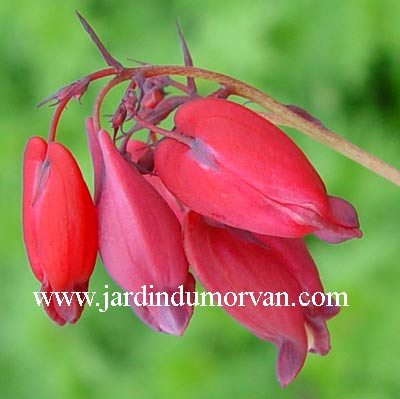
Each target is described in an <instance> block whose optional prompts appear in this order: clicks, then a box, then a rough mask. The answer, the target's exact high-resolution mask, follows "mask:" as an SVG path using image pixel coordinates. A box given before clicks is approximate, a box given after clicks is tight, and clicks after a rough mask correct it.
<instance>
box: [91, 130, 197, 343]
mask: <svg viewBox="0 0 400 399" xmlns="http://www.w3.org/2000/svg"><path fill="white" fill-rule="evenodd" d="M98 137H99V143H100V147H101V151H102V154H103V159H104V178H103V183H102V191H101V194H100V196H99V198H100V199H99V202H98V204H97V214H98V220H99V247H100V254H101V257H102V260H103V263H104V265H105V267H106V269H107V271H108V272H109V273H110V275H111V277H112V278H113V279H114V280H115V281H116V282H117V284H119V285H120V286H121V287H122V288H123V289H124V290H125V291H133V292H138V291H140V288H141V287H142V286H143V285H146V286H150V285H152V286H153V288H152V289H153V291H154V292H166V293H167V294H168V295H169V294H172V293H173V292H175V291H176V290H177V287H179V286H180V285H184V286H185V289H186V290H187V289H189V288H190V287H186V285H190V284H189V283H188V282H190V277H189V273H188V263H187V260H186V257H185V255H184V252H183V248H182V239H181V229H180V225H179V222H178V220H177V219H176V217H175V216H174V214H173V213H172V211H171V209H170V208H169V207H168V205H167V204H166V202H165V201H164V200H163V199H162V197H161V196H160V195H159V194H158V193H157V191H156V190H155V189H154V188H153V187H152V186H151V185H150V184H149V183H148V182H147V181H146V180H145V179H144V178H143V176H142V175H141V174H140V173H139V172H138V171H137V169H136V168H135V167H134V166H133V164H131V163H130V162H129V161H128V160H127V159H125V158H124V157H123V156H122V155H121V154H120V153H119V152H118V151H117V149H116V148H115V146H114V145H113V143H112V141H111V139H110V137H109V135H108V133H107V132H105V131H104V130H102V131H100V132H99V135H98ZM133 308H134V310H135V312H136V314H137V315H138V316H139V317H140V318H141V319H142V320H143V321H144V322H145V323H147V324H148V325H149V326H150V327H152V328H153V329H155V330H156V331H163V332H166V333H170V334H176V335H180V334H182V333H183V331H184V330H185V328H186V326H187V324H188V322H189V320H190V316H191V314H192V311H193V309H192V308H191V307H188V306H184V307H177V308H172V307H171V308H167V307H164V309H162V310H160V309H157V307H151V306H149V307H146V308H139V307H137V308H135V307H134V306H133Z"/></svg>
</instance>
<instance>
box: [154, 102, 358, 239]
mask: <svg viewBox="0 0 400 399" xmlns="http://www.w3.org/2000/svg"><path fill="white" fill-rule="evenodd" d="M175 125H176V130H177V132H180V133H181V134H182V135H185V136H186V139H188V141H189V142H190V144H189V145H186V144H183V143H180V142H178V141H176V140H174V139H171V138H167V139H164V140H162V141H161V142H160V143H159V144H158V146H157V148H156V154H155V165H156V171H157V173H158V174H159V176H160V177H161V179H162V181H163V183H164V184H165V186H166V187H167V188H168V189H169V190H170V191H171V192H172V193H173V194H174V195H175V196H176V198H177V199H178V200H180V201H181V202H182V203H183V204H184V205H186V206H187V207H188V208H190V209H193V210H194V211H196V212H198V213H200V214H203V215H206V216H208V217H211V218H213V219H215V220H217V221H219V222H221V223H224V224H228V225H230V226H234V227H237V228H241V229H245V230H249V231H253V232H256V233H260V234H268V235H274V236H282V237H302V236H304V235H306V234H309V233H312V232H314V233H315V234H316V235H317V236H319V237H320V238H322V239H324V240H326V241H328V242H334V243H337V242H341V241H344V240H347V239H349V238H354V237H360V236H361V232H360V230H359V229H358V227H359V224H358V220H357V214H356V212H355V210H354V208H353V207H352V206H351V205H350V204H349V203H347V202H346V201H344V200H342V199H338V198H334V197H329V196H328V195H327V193H326V189H325V186H324V184H323V182H322V180H321V179H320V177H319V176H318V174H317V172H316V171H315V169H314V168H313V166H312V165H311V164H310V162H309V161H308V160H307V158H306V157H305V156H304V154H303V153H302V152H301V150H300V149H299V148H298V147H297V146H296V144H295V143H294V142H293V141H292V140H291V139H290V138H289V137H288V136H286V135H285V134H284V133H283V132H282V131H281V130H279V129H278V128H277V127H276V126H274V125H273V124H271V123H270V122H268V121H267V120H265V119H264V118H262V117H261V116H259V115H258V114H256V113H255V112H254V111H251V110H249V109H247V108H245V107H243V106H241V105H239V104H235V103H233V102H230V101H228V100H224V99H217V98H202V99H198V100H193V101H190V102H188V103H186V104H184V105H183V106H181V107H180V108H179V109H178V111H177V112H176V114H175ZM190 139H191V140H190Z"/></svg>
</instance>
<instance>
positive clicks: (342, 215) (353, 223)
mask: <svg viewBox="0 0 400 399" xmlns="http://www.w3.org/2000/svg"><path fill="white" fill-rule="evenodd" d="M328 201H329V210H330V213H331V220H330V221H329V222H328V224H327V226H326V227H325V228H323V229H321V230H318V231H315V232H314V235H315V236H316V237H318V238H319V239H321V240H323V241H326V242H328V243H330V244H339V243H341V242H343V241H347V240H350V239H352V238H361V237H362V232H361V230H360V228H359V227H360V223H359V221H358V215H357V211H356V210H355V208H354V207H353V205H351V204H350V203H349V202H347V201H345V200H344V199H342V198H338V197H332V196H329V197H328Z"/></svg>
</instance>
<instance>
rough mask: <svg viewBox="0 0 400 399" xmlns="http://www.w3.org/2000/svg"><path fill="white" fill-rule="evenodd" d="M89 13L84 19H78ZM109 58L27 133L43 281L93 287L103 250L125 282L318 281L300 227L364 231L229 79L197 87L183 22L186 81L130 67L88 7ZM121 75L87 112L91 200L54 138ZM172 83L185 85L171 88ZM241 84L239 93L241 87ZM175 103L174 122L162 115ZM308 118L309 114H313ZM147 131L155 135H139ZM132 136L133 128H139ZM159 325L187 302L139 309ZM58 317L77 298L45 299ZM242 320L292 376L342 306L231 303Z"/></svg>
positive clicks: (164, 285)
mask: <svg viewBox="0 0 400 399" xmlns="http://www.w3.org/2000/svg"><path fill="white" fill-rule="evenodd" d="M80 18H81V17H80ZM81 21H82V23H83V24H84V27H85V29H86V30H87V31H88V32H89V34H90V36H91V37H92V38H93V40H94V41H95V43H96V45H97V46H98V47H99V49H100V51H101V53H102V55H103V57H104V59H105V60H106V62H107V63H108V65H109V66H110V67H109V68H107V69H104V70H102V71H98V72H95V73H94V74H91V75H88V76H86V77H85V78H83V79H80V80H79V81H77V82H74V83H72V84H71V85H69V86H67V87H65V88H63V89H61V90H60V91H58V92H57V93H56V94H55V95H53V96H51V97H50V98H49V99H48V100H52V99H54V100H55V101H56V104H57V109H56V112H55V116H54V119H53V121H52V123H51V128H50V134H49V138H48V140H47V141H45V140H43V139H42V138H39V137H33V138H31V139H29V141H28V143H27V146H26V149H25V156H24V176H23V230H24V239H25V245H26V249H27V253H28V257H29V261H30V264H31V267H32V270H33V272H34V274H35V276H36V278H37V279H38V280H39V281H40V282H41V284H42V286H41V290H42V291H45V292H50V291H69V292H72V291H86V290H87V287H88V281H89V278H90V275H91V273H92V271H93V268H94V264H95V260H96V254H97V251H98V252H99V253H100V256H101V259H102V262H103V264H104V266H105V268H106V269H107V271H108V273H109V274H110V276H111V277H112V278H113V280H114V281H115V282H116V283H117V284H118V285H119V286H120V287H121V288H122V289H123V290H125V291H133V292H135V291H140V287H141V286H143V285H148V286H150V285H152V286H153V289H154V291H158V292H160V291H162V292H167V293H168V292H170V293H171V294H172V293H173V292H175V291H176V290H177V289H178V287H179V286H181V285H182V286H183V287H184V290H185V291H186V292H188V293H190V292H193V291H194V289H195V279H194V277H193V276H192V274H191V273H190V271H189V265H190V267H191V270H192V271H193V273H194V275H195V276H196V278H197V279H198V280H199V282H200V283H201V284H202V285H203V286H204V288H205V289H206V290H209V291H218V292H221V293H227V292H243V291H254V292H259V291H268V292H272V293H274V292H283V291H284V292H287V293H289V294H290V295H291V296H292V297H295V296H298V295H299V294H300V292H302V291H307V292H309V293H310V294H312V293H315V292H323V287H322V283H321V281H320V278H319V275H318V271H317V268H316V266H315V264H314V262H313V260H312V258H311V256H310V253H309V252H308V249H307V247H306V244H305V242H304V239H303V237H304V236H306V235H308V234H314V235H316V236H317V237H319V238H320V239H322V240H324V241H327V242H330V243H339V242H342V241H344V240H348V239H351V238H354V237H360V236H361V232H360V230H359V224H358V219H357V214H356V211H355V210H354V208H353V207H352V206H351V205H350V204H349V203H348V202H346V201H345V200H343V199H340V198H337V197H333V196H329V195H328V194H327V191H326V188H325V185H324V183H323V182H322V180H321V178H320V177H319V175H318V173H317V172H316V171H315V169H314V167H313V166H312V165H311V164H310V162H309V161H308V159H307V158H306V156H305V155H304V154H303V152H302V151H301V150H300V149H299V148H298V147H297V145H296V144H295V143H294V142H293V141H292V140H291V139H290V138H289V137H288V136H287V135H286V134H285V133H284V132H283V131H282V130H280V129H279V128H278V127H277V126H276V125H274V124H273V123H271V122H270V121H269V120H268V119H266V118H265V115H262V114H259V113H257V112H255V111H253V110H251V109H249V108H246V107H245V106H243V105H240V104H238V103H235V102H233V101H231V100H229V99H228V97H229V95H230V94H232V93H233V90H232V88H230V87H227V86H224V87H221V88H220V89H218V90H217V91H215V92H213V93H211V94H209V95H208V96H200V95H199V94H198V92H197V89H196V82H195V80H194V78H193V77H191V76H190V75H191V73H193V70H194V68H193V67H192V61H191V57H190V54H189V51H188V49H187V46H186V43H185V41H184V39H183V37H182V35H181V33H180V32H179V34H180V40H181V44H182V48H183V52H184V57H185V68H186V71H187V80H186V84H183V83H180V82H178V81H176V80H173V79H172V78H171V77H170V76H167V75H166V73H165V72H164V71H163V68H162V67H160V68H159V69H158V70H157V68H156V67H152V66H146V65H143V66H141V67H138V68H124V67H122V66H121V64H120V63H119V62H117V61H116V60H114V59H113V58H112V57H111V56H110V54H109V53H108V52H107V50H106V49H105V48H104V46H103V45H102V44H101V42H100V41H99V39H98V38H97V36H96V35H95V33H94V32H93V31H92V29H91V28H90V27H89V26H88V25H87V23H86V21H84V20H83V19H82V18H81ZM111 75H113V76H114V79H113V80H111V82H110V83H109V84H108V85H107V86H106V87H105V88H104V89H103V90H102V92H101V93H100V94H99V97H98V98H97V101H96V104H95V111H94V114H93V116H92V117H89V118H88V119H87V120H86V132H87V139H88V143H89V150H90V154H91V157H92V161H93V167H94V177H95V185H94V199H93V200H92V199H91V196H90V194H89V190H88V188H87V186H86V184H85V182H84V180H83V177H82V175H81V173H80V171H79V168H78V166H77V163H76V161H75V160H74V158H73V156H72V155H71V153H70V152H69V151H68V150H67V149H66V148H65V147H64V146H63V145H62V144H60V143H58V142H56V141H55V132H56V127H57V124H58V120H59V117H60V115H61V112H62V111H63V109H64V108H65V106H66V104H67V103H68V101H69V100H70V99H72V98H79V97H81V96H82V95H83V93H84V92H85V91H86V89H87V87H88V86H89V84H90V83H91V82H92V81H93V80H95V79H98V78H102V77H105V76H111ZM125 81H128V85H127V88H126V90H125V93H124V95H123V98H122V99H121V101H120V103H119V105H118V106H117V109H116V110H115V112H114V114H113V115H112V117H111V129H112V134H109V133H108V132H107V131H106V130H104V129H103V128H101V126H100V118H99V113H100V111H99V110H100V106H101V103H102V101H103V98H104V97H105V96H106V94H107V93H108V91H109V90H110V89H111V88H112V87H113V86H115V85H116V84H119V83H122V82H125ZM167 87H172V88H174V89H175V90H180V91H181V93H180V95H172V94H167V91H166V90H165V89H166V88H167ZM235 94H237V93H235ZM171 113H173V118H174V124H173V127H172V128H171V129H169V130H168V129H164V128H161V127H160V126H159V124H160V122H162V121H163V120H164V119H165V118H166V117H167V116H168V115H170V114H171ZM306 118H307V116H306ZM142 129H146V130H147V131H148V132H149V134H148V137H147V140H143V141H140V140H137V139H136V136H134V135H135V133H136V132H137V131H139V130H142ZM133 136H134V137H133ZM131 306H132V309H133V311H134V312H135V313H136V315H137V316H138V317H139V318H140V319H141V320H142V321H143V322H144V323H146V324H147V325H148V326H150V327H151V328H152V329H154V330H156V331H160V332H164V333H168V334H174V335H181V334H183V332H184V331H185V329H186V327H187V325H188V323H189V321H190V318H191V316H192V313H193V308H192V307H191V306H189V305H187V304H185V305H182V306H175V307H174V306H162V307H150V306H148V307H145V306H142V307H138V306H135V304H134V303H133V302H132V304H131ZM45 309H46V311H47V313H48V315H49V316H50V318H51V319H53V320H54V321H55V322H56V323H57V324H59V325H63V324H64V323H66V322H69V323H74V322H76V321H77V320H78V319H79V317H80V315H81V313H82V310H83V307H81V306H79V305H78V303H73V304H72V306H70V307H67V306H65V307H64V306H60V305H58V304H57V303H56V302H51V304H50V305H49V306H46V307H45ZM224 309H225V311H226V312H228V313H229V314H230V315H231V316H232V317H233V318H234V319H235V320H237V321H238V322H239V323H240V324H242V325H243V326H244V327H246V328H247V329H248V330H250V331H251V332H252V333H253V334H255V335H256V336H257V337H259V338H261V339H264V340H268V341H270V342H272V343H274V344H275V345H276V347H277V349H278V359H277V374H278V379H279V381H280V383H281V384H282V385H283V386H284V385H286V384H288V383H289V382H290V381H291V380H292V379H293V378H294V377H295V376H296V375H297V374H298V372H299V371H300V369H301V368H302V366H303V364H304V361H305V358H306V355H307V352H309V351H310V352H316V353H318V354H321V355H324V354H326V353H327V352H328V351H329V349H330V344H329V333H328V331H327V327H326V321H327V320H328V319H329V318H331V317H333V316H334V315H336V314H337V312H338V310H339V309H338V307H336V306H331V307H327V306H322V307H316V306H314V305H312V304H310V305H309V306H308V307H263V308H261V309H259V308H256V307H254V306H251V304H249V306H245V307H240V306H232V307H225V308H224Z"/></svg>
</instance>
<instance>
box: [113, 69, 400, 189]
mask: <svg viewBox="0 0 400 399" xmlns="http://www.w3.org/2000/svg"><path fill="white" fill-rule="evenodd" d="M138 72H140V73H143V74H144V76H145V77H146V78H148V77H153V76H163V75H181V76H189V77H193V78H200V79H205V80H210V81H214V82H216V83H218V84H220V85H222V86H226V87H229V89H230V92H231V94H235V95H238V96H241V97H244V98H247V99H248V100H251V101H253V102H254V103H256V104H258V105H260V106H261V107H263V108H265V109H267V110H269V111H271V112H273V113H274V114H276V115H277V116H278V117H280V118H281V119H282V120H283V121H286V122H287V123H288V124H290V125H291V126H294V127H296V129H297V130H299V131H300V132H302V133H304V134H306V135H307V136H310V137H312V138H313V139H314V140H317V141H319V142H321V143H323V144H325V145H326V146H327V147H329V148H332V149H333V150H335V151H336V152H339V153H340V154H342V155H344V156H345V157H347V158H349V159H352V160H353V161H355V162H357V163H358V164H360V165H362V166H364V167H366V168H367V169H369V170H371V171H372V172H374V173H376V174H377V175H380V176H382V177H384V178H385V179H387V180H389V181H390V182H392V183H394V184H396V185H398V186H400V170H398V169H396V168H394V167H393V166H390V165H388V164H387V163H385V162H383V161H382V160H380V159H378V158H376V157H374V156H373V155H371V154H369V153H368V152H366V151H364V150H362V149H361V148H359V147H357V146H356V145H354V144H352V143H350V142H349V141H347V140H345V139H344V138H343V137H340V136H338V135H337V134H335V133H333V132H332V131H330V130H328V129H326V128H324V127H322V126H318V125H316V124H315V123H313V122H311V121H309V120H307V119H306V118H304V117H302V116H301V115H299V114H298V113H296V112H294V111H292V110H290V109H289V108H287V107H286V106H285V105H284V104H281V103H280V102H278V101H276V100H274V99H273V98H271V97H270V96H268V95H267V94H265V93H263V92H261V91H260V90H258V89H256V88H254V87H252V86H250V85H248V84H247V83H244V82H241V81H239V80H237V79H234V78H231V77H229V76H227V75H224V74H221V73H217V72H213V71H209V70H206V69H202V68H196V67H191V66H141V67H137V68H125V69H124V70H123V71H122V72H121V73H120V74H119V76H118V77H117V78H116V79H118V81H124V80H127V79H130V78H131V77H132V76H133V75H135V74H137V73H138Z"/></svg>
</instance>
